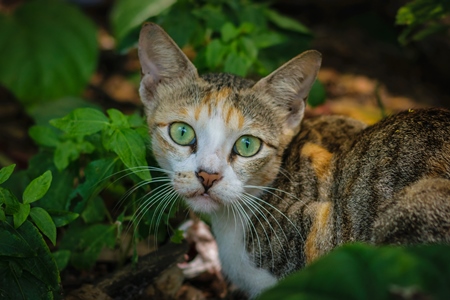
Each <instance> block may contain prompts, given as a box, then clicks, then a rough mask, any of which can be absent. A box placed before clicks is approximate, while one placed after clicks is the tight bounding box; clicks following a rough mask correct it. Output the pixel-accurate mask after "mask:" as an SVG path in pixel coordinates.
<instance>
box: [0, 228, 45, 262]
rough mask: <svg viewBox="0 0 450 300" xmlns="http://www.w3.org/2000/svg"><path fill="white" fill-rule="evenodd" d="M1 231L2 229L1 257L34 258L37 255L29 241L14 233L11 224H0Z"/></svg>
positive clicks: (0, 231)
mask: <svg viewBox="0 0 450 300" xmlns="http://www.w3.org/2000/svg"><path fill="white" fill-rule="evenodd" d="M5 228H8V230H6V229H5ZM0 229H2V230H0V256H13V257H32V256H35V255H36V253H35V252H34V251H33V248H31V247H30V245H29V244H28V243H27V241H26V240H25V239H24V238H23V237H21V236H20V235H17V234H15V233H14V230H12V227H11V225H10V224H7V223H6V222H2V223H0ZM38 234H39V233H38Z"/></svg>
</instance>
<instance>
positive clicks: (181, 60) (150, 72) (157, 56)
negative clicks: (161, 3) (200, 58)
mask: <svg viewBox="0 0 450 300" xmlns="http://www.w3.org/2000/svg"><path fill="white" fill-rule="evenodd" d="M138 54H139V61H140V63H141V68H142V80H141V98H142V101H143V102H144V104H147V105H148V104H151V102H152V100H153V96H154V93H155V91H156V89H157V88H158V86H159V85H161V84H168V83H169V84H173V83H176V82H177V80H180V79H182V78H187V79H190V80H193V79H195V78H196V77H197V76H198V75H197V69H196V68H195V67H194V65H193V64H192V63H191V62H190V61H189V59H188V58H187V57H186V55H185V54H184V53H183V51H182V50H181V49H180V48H179V47H178V46H177V44H176V43H175V42H174V41H173V40H172V39H171V38H170V36H169V35H168V34H167V33H166V32H165V31H164V30H163V29H162V28H161V27H159V26H158V25H156V24H154V23H145V24H144V25H143V26H142V29H141V33H140V36H139V45H138Z"/></svg>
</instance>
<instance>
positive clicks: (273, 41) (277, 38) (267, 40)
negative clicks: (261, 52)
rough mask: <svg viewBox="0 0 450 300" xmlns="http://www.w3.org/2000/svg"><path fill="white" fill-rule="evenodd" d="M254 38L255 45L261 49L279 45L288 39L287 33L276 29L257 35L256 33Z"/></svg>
mask: <svg viewBox="0 0 450 300" xmlns="http://www.w3.org/2000/svg"><path fill="white" fill-rule="evenodd" d="M252 39H253V42H254V43H255V46H256V47H257V48H259V49H263V48H268V47H272V46H275V45H279V44H282V43H285V42H286V41H287V40H288V39H287V37H286V36H285V35H283V34H281V33H278V32H275V31H273V32H272V31H268V32H261V33H258V34H257V35H254V36H253V38H252Z"/></svg>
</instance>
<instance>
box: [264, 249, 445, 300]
mask: <svg viewBox="0 0 450 300" xmlns="http://www.w3.org/2000/svg"><path fill="white" fill-rule="evenodd" d="M449 251H450V247H449V246H448V245H447V246H442V245H433V246H415V247H392V246H388V247H381V248H377V247H373V246H369V245H364V244H351V245H345V246H343V247H341V248H338V249H336V250H334V251H332V252H331V253H330V254H329V255H326V256H324V257H322V258H320V259H319V260H317V261H316V262H314V263H312V264H311V265H309V266H308V267H306V268H305V269H303V270H301V271H299V272H297V273H295V274H293V275H292V276H289V277H287V278H285V279H284V280H282V281H281V282H280V283H279V284H277V285H276V286H275V287H273V288H271V289H269V290H268V291H266V292H265V293H263V294H262V295H261V296H260V297H259V298H258V299H260V300H265V299H386V300H387V299H394V298H397V297H395V296H396V294H397V293H400V294H402V293H405V294H407V293H408V291H409V292H410V293H411V292H412V293H414V294H416V296H417V297H414V298H420V299H446V297H448V295H449V293H450V286H449V285H448V278H449V276H450V257H449V256H448V252H449Z"/></svg>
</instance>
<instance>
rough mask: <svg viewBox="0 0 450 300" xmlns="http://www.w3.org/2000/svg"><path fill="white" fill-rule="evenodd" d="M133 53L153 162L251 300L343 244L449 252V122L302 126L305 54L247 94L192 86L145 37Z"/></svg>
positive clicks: (192, 79) (229, 83) (183, 66)
mask: <svg viewBox="0 0 450 300" xmlns="http://www.w3.org/2000/svg"><path fill="white" fill-rule="evenodd" d="M138 53H139V59H140V62H141V68H142V80H141V85H140V89H139V92H140V96H141V99H142V102H143V104H144V108H145V112H146V115H147V118H148V126H149V131H150V134H151V137H152V149H153V153H154V156H155V158H156V160H157V162H158V163H159V165H160V166H161V168H163V169H164V170H166V172H167V173H168V175H169V178H170V180H171V184H172V187H173V190H174V191H176V193H177V194H178V195H180V196H181V197H182V198H184V200H185V202H186V203H187V205H188V207H190V208H191V209H192V210H194V211H195V212H198V213H204V214H207V215H209V216H210V219H211V224H212V230H213V232H214V235H215V237H216V239H217V243H218V247H219V256H220V260H221V263H222V269H223V273H224V274H225V275H226V276H227V277H228V278H229V279H230V280H231V282H233V283H234V284H235V285H237V286H238V287H239V288H241V289H242V290H243V291H245V292H246V293H247V294H248V296H250V297H251V298H253V297H255V296H257V295H258V294H260V293H261V292H262V291H263V290H265V289H267V288H268V287H271V286H273V285H274V284H275V283H276V282H277V281H278V280H279V279H280V278H283V277H285V276H286V275H288V274H290V273H292V272H293V271H295V270H299V269H301V268H303V267H304V266H305V265H306V264H309V263H310V262H312V261H313V260H315V259H316V258H318V257H320V256H322V255H324V254H326V253H328V252H329V251H330V250H332V249H333V248H335V247H336V246H339V245H341V244H344V243H349V242H356V241H360V242H367V243H371V244H375V245H383V244H416V243H448V242H450V111H447V110H444V109H437V108H433V109H410V110H409V111H405V112H402V113H399V114H397V115H393V116H390V117H387V118H386V119H384V120H382V121H380V122H379V123H377V124H376V125H373V126H366V125H365V124H363V123H362V122H359V121H357V120H354V119H350V118H347V117H343V116H321V117H315V118H309V119H303V116H304V112H305V106H306V99H307V97H308V93H309V91H310V89H311V86H312V84H313V83H314V81H315V79H316V76H317V73H318V70H319V68H320V64H321V54H320V53H319V52H317V51H314V50H310V51H306V52H304V53H302V54H300V55H298V56H297V57H295V58H293V59H292V60H290V61H289V62H287V63H286V64H284V65H283V66H281V67H280V68H279V69H277V70H275V71H274V72H273V73H271V74H270V75H268V76H267V77H264V78H262V79H261V80H259V81H257V82H253V81H251V80H247V79H243V78H240V77H238V76H235V75H231V74H207V75H203V76H199V75H198V73H197V70H196V68H195V67H194V65H193V64H192V63H191V62H190V61H189V59H188V58H187V57H186V56H185V55H184V53H183V52H182V51H181V50H180V48H179V47H178V46H177V45H176V44H175V42H174V41H173V40H172V39H171V38H170V37H169V36H168V35H167V34H166V33H165V32H164V31H163V29H161V28H160V27H159V26H158V25H156V24H152V23H146V24H145V25H143V27H142V29H141V33H140V38H139V46H138Z"/></svg>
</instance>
